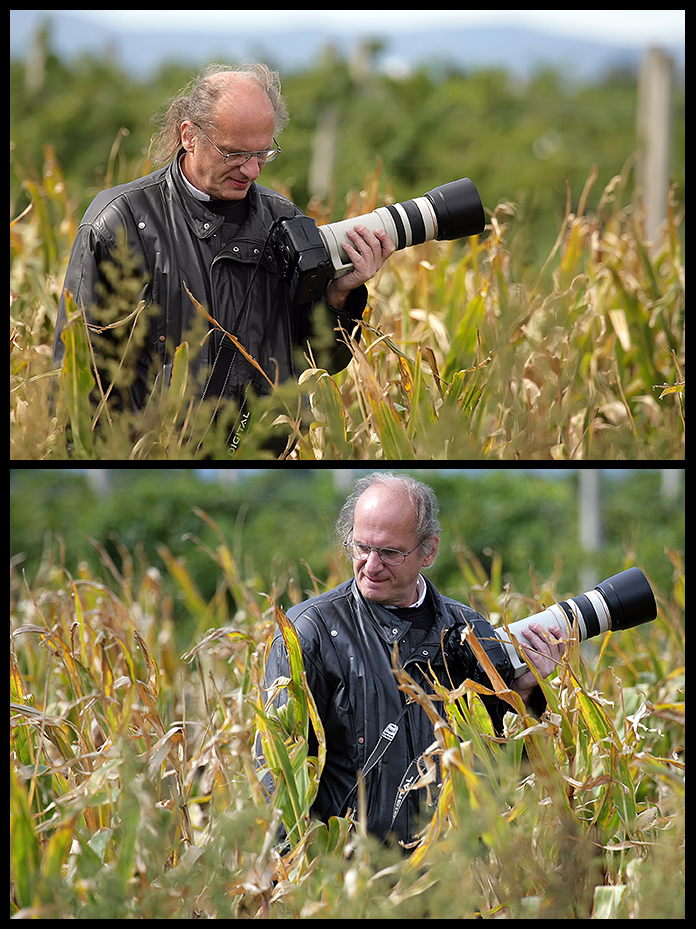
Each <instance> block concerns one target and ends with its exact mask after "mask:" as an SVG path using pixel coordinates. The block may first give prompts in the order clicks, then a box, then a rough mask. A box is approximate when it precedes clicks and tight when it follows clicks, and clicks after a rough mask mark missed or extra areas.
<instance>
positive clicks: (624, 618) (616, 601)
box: [595, 568, 657, 630]
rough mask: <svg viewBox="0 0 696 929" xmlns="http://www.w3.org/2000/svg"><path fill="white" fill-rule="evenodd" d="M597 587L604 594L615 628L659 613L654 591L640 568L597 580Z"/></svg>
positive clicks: (648, 619) (651, 617) (641, 621)
mask: <svg viewBox="0 0 696 929" xmlns="http://www.w3.org/2000/svg"><path fill="white" fill-rule="evenodd" d="M595 590H598V591H599V592H600V593H601V594H602V596H603V597H604V599H605V600H606V603H607V606H608V607H609V615H610V625H611V629H612V630H617V629H631V628H632V627H633V626H640V625H641V624H642V623H649V622H651V621H652V620H653V619H655V617H656V616H657V604H656V603H655V595H654V594H653V592H652V588H651V586H650V584H649V583H648V580H647V578H646V576H645V575H644V574H643V572H642V571H641V570H640V568H629V569H628V571H622V572H621V573H620V574H614V575H613V577H609V578H607V580H606V581H602V583H601V584H597V586H596V588H595Z"/></svg>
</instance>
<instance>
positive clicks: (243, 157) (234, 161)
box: [193, 123, 283, 168]
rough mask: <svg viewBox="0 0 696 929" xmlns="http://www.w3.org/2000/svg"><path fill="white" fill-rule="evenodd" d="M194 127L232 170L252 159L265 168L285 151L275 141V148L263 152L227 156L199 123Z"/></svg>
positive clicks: (234, 153) (233, 153)
mask: <svg viewBox="0 0 696 929" xmlns="http://www.w3.org/2000/svg"><path fill="white" fill-rule="evenodd" d="M193 125H194V126H196V128H197V129H200V130H201V132H202V133H203V135H204V136H205V137H206V139H207V140H208V141H209V142H210V144H211V145H212V146H213V148H214V149H215V151H216V152H217V153H218V154H220V155H222V160H223V161H224V162H225V164H226V165H227V166H228V167H230V168H239V167H240V166H241V165H245V164H246V163H247V161H249V160H250V159H251V158H256V160H257V161H258V163H259V165H260V167H262V168H263V166H264V165H267V164H268V162H269V161H273V159H274V158H276V157H277V156H278V155H280V153H281V152H282V151H283V149H282V148H281V147H280V145H278V143H277V142H276V140H275V139H273V144H274V145H275V148H269V149H267V150H266V151H263V152H227V154H225V152H221V151H220V149H219V148H218V147H217V145H216V144H215V142H213V140H212V139H211V138H210V136H209V135H208V133H207V132H206V131H205V129H204V128H203V127H202V126H199V125H198V123H194V124H193ZM229 159H231V160H229Z"/></svg>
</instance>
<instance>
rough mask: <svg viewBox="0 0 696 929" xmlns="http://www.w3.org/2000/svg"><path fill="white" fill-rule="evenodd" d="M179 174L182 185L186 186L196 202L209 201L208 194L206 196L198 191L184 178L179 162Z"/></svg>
mask: <svg viewBox="0 0 696 929" xmlns="http://www.w3.org/2000/svg"><path fill="white" fill-rule="evenodd" d="M182 157H183V156H182ZM179 172H180V173H181V177H182V179H183V181H184V184H186V186H187V188H188V190H189V193H190V194H191V195H192V196H193V197H195V198H196V200H210V196H209V194H206V193H204V192H203V191H202V190H199V189H198V188H197V187H194V186H193V184H192V183H191V181H190V180H189V179H188V178H187V177H186V175H185V174H184V169H183V168H182V167H181V162H179Z"/></svg>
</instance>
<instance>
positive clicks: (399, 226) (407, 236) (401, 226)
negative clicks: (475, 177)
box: [271, 177, 485, 304]
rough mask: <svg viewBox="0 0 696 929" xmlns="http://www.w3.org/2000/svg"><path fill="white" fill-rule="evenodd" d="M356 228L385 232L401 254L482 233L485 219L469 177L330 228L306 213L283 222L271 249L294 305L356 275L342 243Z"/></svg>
mask: <svg viewBox="0 0 696 929" xmlns="http://www.w3.org/2000/svg"><path fill="white" fill-rule="evenodd" d="M357 225H362V226H367V228H368V229H370V230H371V231H372V232H375V231H376V230H377V229H384V231H385V232H386V233H387V235H388V236H389V238H390V239H391V240H392V242H393V243H394V245H395V246H396V248H397V250H399V249H402V248H406V247H408V246H410V245H420V244H421V243H422V242H429V241H431V240H432V239H439V240H450V239H460V238H464V237H466V236H470V235H478V234H480V233H481V232H483V230H484V228H485V217H484V212H483V205H482V203H481V198H480V197H479V194H478V191H477V190H476V187H475V186H474V184H473V183H472V181H470V180H469V178H468V177H465V178H462V179H461V180H459V181H452V182H451V183H449V184H443V185H442V186H441V187H436V188H434V189H433V190H430V191H428V192H427V193H426V194H424V195H423V196H422V197H417V198H416V199H414V200H405V201H403V202H402V203H394V204H391V205H389V206H384V207H378V209H376V210H374V211H373V212H372V213H365V214H364V215H363V216H356V217H353V218H352V219H345V220H341V221H340V222H337V223H329V224H328V225H325V226H317V225H316V223H315V222H314V220H312V219H310V218H309V217H308V216H301V215H300V216H295V217H293V218H292V219H283V220H280V221H279V222H278V223H277V224H276V226H275V227H274V229H273V231H272V233H271V248H272V250H273V252H274V254H275V257H276V258H277V260H278V262H279V265H280V270H281V275H282V277H283V279H284V280H285V281H286V283H287V286H288V289H289V292H290V298H291V300H292V302H293V303H295V304H302V303H309V302H311V301H313V300H319V299H320V298H321V297H322V295H323V294H324V291H325V290H326V288H327V286H328V285H329V284H330V283H331V281H332V280H333V279H334V278H336V277H340V276H341V275H343V274H347V273H348V272H349V271H352V269H353V265H352V263H351V261H350V259H349V258H348V256H347V255H346V253H345V251H344V250H343V242H344V241H345V234H346V232H347V230H349V229H353V228H354V227H355V226H357Z"/></svg>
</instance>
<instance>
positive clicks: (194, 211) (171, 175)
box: [168, 149, 261, 239]
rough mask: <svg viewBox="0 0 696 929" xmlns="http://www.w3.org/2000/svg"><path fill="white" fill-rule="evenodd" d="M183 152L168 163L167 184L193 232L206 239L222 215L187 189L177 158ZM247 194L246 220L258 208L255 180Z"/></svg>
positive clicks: (258, 199) (213, 231)
mask: <svg viewBox="0 0 696 929" xmlns="http://www.w3.org/2000/svg"><path fill="white" fill-rule="evenodd" d="M183 152H184V150H183V149H181V150H180V151H179V152H177V155H176V157H175V158H174V160H173V161H172V163H171V164H170V165H169V169H168V179H169V184H170V186H171V187H172V188H173V190H174V191H175V193H176V195H177V196H178V198H179V200H180V202H181V205H182V207H183V210H184V215H185V216H186V218H187V220H188V223H189V225H190V226H191V229H192V230H193V232H194V234H195V235H197V236H198V238H199V239H207V238H209V237H210V236H211V235H213V234H214V233H215V232H217V231H218V230H219V229H220V227H221V226H222V224H223V222H224V220H223V217H222V216H218V215H217V214H215V213H213V212H211V211H210V210H209V209H208V208H207V206H206V205H205V204H206V201H205V200H198V199H197V198H196V197H194V195H193V194H192V193H191V191H190V190H189V189H188V186H187V185H186V183H185V181H184V177H183V174H182V172H181V166H180V164H179V159H180V158H181V155H182V154H183ZM247 196H248V197H249V217H248V218H247V221H248V220H249V219H250V218H251V217H252V216H254V215H255V214H256V213H257V212H258V210H259V209H260V200H261V198H260V197H259V192H258V190H257V189H256V182H254V183H253V184H252V185H251V187H250V188H249V193H248V194H247Z"/></svg>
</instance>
